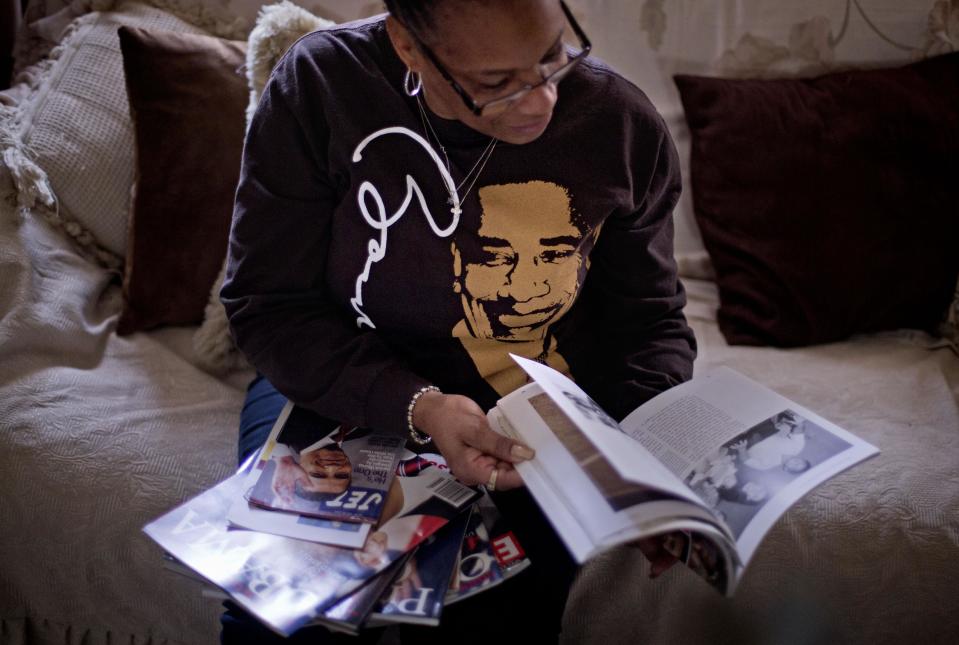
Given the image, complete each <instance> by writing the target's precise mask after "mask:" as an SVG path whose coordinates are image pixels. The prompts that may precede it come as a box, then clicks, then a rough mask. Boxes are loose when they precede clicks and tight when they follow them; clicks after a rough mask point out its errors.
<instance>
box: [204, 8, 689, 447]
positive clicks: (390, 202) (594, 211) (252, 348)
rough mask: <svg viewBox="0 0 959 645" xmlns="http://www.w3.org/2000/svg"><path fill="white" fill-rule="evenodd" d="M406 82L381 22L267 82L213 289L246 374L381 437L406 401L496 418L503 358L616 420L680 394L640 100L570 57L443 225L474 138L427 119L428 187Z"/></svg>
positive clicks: (655, 123) (670, 279)
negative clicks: (568, 386)
mask: <svg viewBox="0 0 959 645" xmlns="http://www.w3.org/2000/svg"><path fill="white" fill-rule="evenodd" d="M404 71H405V68H404V66H403V64H402V62H401V61H400V60H399V58H398V57H397V56H396V54H395V52H394V50H393V48H392V45H391V44H390V41H389V38H388V36H387V34H386V29H385V23H384V21H383V19H382V18H380V19H373V20H370V21H365V22H361V23H354V24H351V25H344V26H342V27H338V28H334V29H330V30H327V31H319V32H315V33H313V34H310V35H308V36H306V37H304V38H303V39H301V40H300V41H299V42H297V43H296V44H295V45H294V46H293V47H292V48H291V50H290V51H289V52H287V54H286V55H285V56H284V57H283V59H282V60H281V62H280V63H279V64H278V66H277V68H276V69H275V70H274V72H273V75H272V78H271V80H270V82H269V83H268V85H267V87H266V89H265V91H264V94H263V97H262V98H261V100H260V104H259V107H258V109H257V111H256V115H255V116H254V118H253V121H252V123H251V126H250V130H249V133H248V136H247V140H246V146H245V149H244V153H243V167H242V171H241V176H240V184H239V188H238V191H237V197H236V208H235V211H234V218H233V228H232V231H231V236H230V246H229V262H228V270H227V278H226V281H225V283H224V286H223V290H222V291H221V297H222V299H223V302H224V304H225V306H226V309H227V312H228V315H229V318H230V324H231V327H232V330H233V334H234V337H235V339H236V342H237V345H238V346H239V347H240V349H241V350H242V351H243V352H244V353H245V354H246V355H247V356H248V357H249V359H250V360H251V362H252V363H253V365H254V366H255V367H256V368H257V370H259V371H260V372H262V373H263V374H264V375H265V376H266V377H267V378H268V379H269V380H270V381H271V382H272V383H273V384H274V385H275V386H276V388H277V389H278V390H279V391H280V392H281V393H283V394H284V395H286V396H287V397H289V398H290V399H291V400H293V401H295V402H296V403H298V404H300V405H303V406H306V407H308V408H311V409H313V410H315V411H316V412H318V413H319V414H321V415H323V416H326V417H328V418H330V419H335V420H337V421H342V422H344V423H351V424H356V425H360V426H369V427H374V428H379V429H385V430H391V431H396V432H405V428H406V408H407V405H408V403H409V401H410V398H411V397H412V395H413V393H414V392H415V391H416V390H417V389H419V388H420V387H422V386H424V385H428V384H434V385H437V386H439V387H440V388H441V389H442V390H443V391H444V392H447V393H459V394H464V395H467V396H469V397H471V398H473V399H474V400H475V401H477V403H479V404H480V405H481V406H482V407H483V408H484V409H486V408H489V407H491V406H492V405H494V404H495V402H496V400H497V399H498V398H499V397H500V396H502V395H504V394H506V393H508V392H509V391H511V390H513V389H515V388H516V387H518V386H519V385H521V384H523V383H524V382H525V378H524V377H523V374H522V373H521V372H520V370H519V368H518V367H517V366H516V365H515V364H514V363H513V362H512V360H511V359H510V358H509V356H508V354H509V353H511V352H512V353H516V354H521V355H524V356H527V357H530V358H535V359H538V360H541V361H544V362H546V363H548V364H550V365H552V366H554V367H557V368H558V369H560V370H562V371H564V372H566V373H568V374H571V375H572V377H573V378H574V379H575V380H576V381H577V382H578V383H579V385H580V386H581V387H583V388H584V389H585V390H586V391H587V392H588V393H589V394H590V395H591V396H592V397H593V398H594V399H596V401H597V402H598V403H599V404H600V405H602V406H603V407H604V408H605V409H606V410H607V411H608V412H609V413H610V414H612V415H613V416H614V417H617V418H621V417H623V416H625V414H627V413H628V412H630V411H631V410H632V409H633V408H635V407H636V406H638V405H639V404H641V403H643V402H644V401H646V400H647V399H649V398H650V397H651V396H653V395H655V394H656V393H658V392H660V391H662V390H665V389H666V388H669V387H670V386H672V385H675V384H676V383H678V382H681V381H683V380H685V379H688V378H689V377H690V376H691V373H692V361H693V357H694V355H695V341H694V339H693V335H692V332H691V331H690V329H689V327H688V326H687V324H686V320H685V318H684V316H683V314H682V308H683V306H684V304H685V294H684V292H683V289H682V286H681V284H680V283H679V281H678V280H677V277H676V265H675V262H674V260H673V254H672V253H673V246H672V245H673V226H672V215H671V214H672V209H673V206H674V205H675V203H676V200H677V198H678V196H679V191H680V178H679V162H678V159H677V156H676V151H675V148H674V147H673V144H672V141H671V140H670V138H669V135H668V133H667V131H666V128H665V126H664V124H663V121H662V119H661V118H660V116H659V115H658V114H657V113H656V111H655V109H654V108H653V107H652V105H651V104H650V102H649V100H648V99H647V98H646V96H645V95H644V94H643V93H642V92H641V91H640V90H639V89H637V88H636V87H635V86H634V85H632V84H630V83H629V82H628V81H626V80H624V79H623V78H622V77H620V76H619V75H618V74H616V73H615V72H613V71H611V70H610V69H609V68H608V67H606V66H605V65H603V64H602V63H600V62H599V61H596V60H593V59H586V61H585V62H584V63H583V64H581V65H580V66H579V67H578V68H577V69H576V70H575V71H574V72H573V73H572V74H571V75H570V76H569V77H567V78H566V79H565V80H564V81H563V82H562V83H561V84H560V85H559V88H558V91H559V99H558V102H557V104H556V107H555V110H554V114H553V118H552V121H551V122H550V125H549V127H548V128H547V129H546V131H545V133H544V134H543V135H542V136H541V137H539V138H538V139H537V140H535V141H534V142H532V143H529V144H525V145H510V144H506V143H503V142H500V143H498V144H497V146H496V147H495V149H494V150H493V152H492V155H491V156H490V158H489V160H488V162H487V163H486V165H485V166H484V167H483V169H482V172H481V173H480V175H479V179H478V181H477V182H476V185H475V186H474V187H473V189H472V190H471V191H470V192H469V193H468V195H466V196H465V198H464V194H465V193H466V191H467V187H468V186H469V182H467V183H466V184H465V185H463V186H462V187H460V189H459V190H458V191H457V192H456V194H457V196H458V197H460V198H462V204H461V208H462V213H461V214H457V213H455V212H453V211H454V210H455V209H453V208H452V207H451V204H450V203H449V201H450V192H451V191H450V190H449V189H450V187H451V185H452V186H456V185H458V184H460V182H462V181H463V178H464V177H465V176H466V175H467V173H469V172H470V169H472V168H473V167H474V165H475V164H476V163H477V160H479V159H480V157H481V155H482V153H483V151H484V150H485V149H486V147H487V145H488V144H489V142H490V139H489V137H487V136H485V135H482V134H480V133H478V132H476V131H474V130H472V129H470V128H469V127H467V126H465V125H464V124H462V123H460V122H458V121H448V120H444V119H441V118H439V117H437V116H436V115H433V114H432V113H429V111H428V109H427V117H428V118H429V120H430V123H431V124H432V126H433V128H434V129H435V134H436V136H438V138H439V140H440V141H441V142H442V144H443V146H444V147H445V150H446V154H447V155H448V158H449V162H450V169H449V171H447V168H446V160H445V159H444V157H443V153H442V151H440V149H439V148H438V146H437V145H436V143H435V139H433V136H434V135H433V134H432V133H430V132H429V131H428V129H427V128H425V127H424V122H423V120H422V118H421V114H420V112H419V108H418V107H417V103H416V100H415V99H413V98H410V97H409V96H407V95H406V94H405V93H404V92H403V89H402V83H403V73H404ZM424 106H425V102H424ZM430 143H432V152H431V148H429V147H428V146H429V144H430ZM444 173H448V174H449V177H446V178H444Z"/></svg>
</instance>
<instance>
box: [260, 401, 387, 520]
mask: <svg viewBox="0 0 959 645" xmlns="http://www.w3.org/2000/svg"><path fill="white" fill-rule="evenodd" d="M404 443H405V442H404V438H403V437H401V436H396V435H388V434H382V433H377V432H373V431H371V430H369V429H365V428H351V427H348V426H342V425H337V424H334V423H332V422H330V421H328V420H327V419H324V418H323V417H321V416H319V415H318V414H316V413H314V412H312V411H310V410H307V409H306V408H301V407H298V406H295V405H293V404H292V403H287V404H286V406H285V407H284V408H283V412H282V414H280V417H279V418H278V419H277V422H276V424H275V425H274V426H273V430H272V432H270V437H269V438H268V439H267V441H266V444H265V445H264V447H263V452H262V454H261V457H260V460H259V462H258V463H257V464H256V468H255V470H256V471H257V472H258V473H259V475H258V477H257V478H256V483H255V484H254V486H253V488H252V490H251V491H250V495H249V501H250V503H251V504H255V505H257V506H262V507H265V508H271V509H275V510H281V511H292V512H295V513H299V514H301V515H306V516H310V517H319V518H323V519H329V520H341V521H349V522H367V523H370V524H375V523H376V521H377V519H378V518H379V516H380V513H382V512H383V507H384V505H385V503H386V493H387V491H388V490H389V487H390V481H391V480H392V478H393V473H394V471H395V469H396V463H397V460H398V459H399V455H400V452H401V451H402V450H403V444H404Z"/></svg>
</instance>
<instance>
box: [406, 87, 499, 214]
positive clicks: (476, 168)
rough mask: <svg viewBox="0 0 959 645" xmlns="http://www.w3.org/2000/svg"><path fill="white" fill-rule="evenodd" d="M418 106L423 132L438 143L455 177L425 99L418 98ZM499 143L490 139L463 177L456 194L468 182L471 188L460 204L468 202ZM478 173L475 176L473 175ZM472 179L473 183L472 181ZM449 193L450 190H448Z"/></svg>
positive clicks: (449, 169)
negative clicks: (468, 197) (434, 127)
mask: <svg viewBox="0 0 959 645" xmlns="http://www.w3.org/2000/svg"><path fill="white" fill-rule="evenodd" d="M416 106H417V107H418V108H419V110H420V120H421V121H422V122H423V132H424V133H426V136H427V137H428V138H429V137H430V135H432V138H433V140H434V141H435V142H436V145H437V147H439V149H440V152H442V153H443V160H444V161H445V162H446V171H447V172H448V173H450V176H451V177H452V176H453V171H452V169H451V167H450V158H449V155H447V154H446V147H445V146H444V145H443V143H442V142H441V141H440V138H439V135H437V134H436V130H434V129H433V124H432V123H430V119H429V117H428V116H427V114H426V108H424V107H423V99H422V98H421V96H419V95H418V96H417V97H416ZM497 143H499V139H497V138H495V137H490V140H489V143H488V144H486V148H485V149H484V150H483V153H482V154H481V155H480V156H479V158H478V159H477V160H476V163H474V164H473V167H472V168H470V171H469V172H468V173H466V175H465V176H464V177H463V180H462V181H461V182H460V183H459V185H457V186H456V193H457V195H458V194H459V191H460V189H461V188H462V187H463V186H464V185H466V182H470V183H469V186H468V187H467V188H466V192H465V193H464V194H463V196H462V197H460V203H463V202H465V201H466V197H467V196H468V195H469V194H470V191H472V190H473V186H475V185H476V182H477V180H479V178H480V175H481V174H483V169H484V168H485V167H486V162H488V161H489V159H490V157H492V156H493V150H494V149H495V148H496V144H497ZM474 172H475V173H476V174H475V175H474V174H473V173H474ZM470 177H472V181H471V180H470ZM447 192H449V189H447ZM447 202H448V203H450V204H452V203H453V194H452V193H449V199H448V200H447Z"/></svg>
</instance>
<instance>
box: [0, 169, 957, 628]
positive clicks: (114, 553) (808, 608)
mask: <svg viewBox="0 0 959 645" xmlns="http://www.w3.org/2000/svg"><path fill="white" fill-rule="evenodd" d="M0 179H4V178H2V177H0ZM3 184H4V185H7V182H6V181H4V182H3ZM113 278H114V276H113V275H111V273H110V272H108V271H107V270H105V269H101V268H98V267H95V266H94V265H92V264H91V263H89V262H88V261H86V260H84V259H83V258H82V257H80V256H79V255H78V254H77V253H76V252H74V251H73V250H72V247H71V244H70V241H69V240H68V239H67V238H65V237H64V236H63V235H62V234H61V233H59V232H57V231H54V230H52V229H51V228H49V227H48V226H47V225H46V224H44V223H43V222H42V221H41V220H40V219H38V218H37V217H35V216H32V215H30V214H29V213H28V214H27V216H26V217H21V216H20V215H19V214H18V213H17V212H16V210H15V209H14V207H13V206H12V203H11V199H10V195H9V194H7V195H5V196H4V198H3V199H2V200H0V280H2V286H0V439H2V442H3V443H2V450H0V473H2V476H3V479H2V481H3V483H2V485H0V643H3V644H8V643H14V644H19V643H57V644H59V643H71V644H79V643H83V644H84V645H100V644H106V643H118V642H123V643H128V644H133V645H142V644H145V643H152V644H154V645H157V644H160V643H189V644H194V643H210V642H215V640H216V637H217V630H218V624H217V615H218V613H219V605H218V604H217V603H216V602H215V601H211V600H207V599H205V598H202V597H201V596H200V587H199V586H198V585H197V584H196V583H194V582H192V581H189V580H187V579H186V578H183V577H181V576H178V575H177V574H174V573H171V572H168V571H166V570H164V569H163V568H162V565H161V559H160V552H159V550H158V549H157V548H156V547H155V546H154V545H153V544H152V543H151V542H150V541H149V540H148V539H147V538H146V537H145V536H144V535H143V534H142V533H141V532H140V528H141V527H142V525H143V524H144V523H145V522H147V521H148V520H150V519H152V518H154V517H156V516H157V515H159V514H161V513H163V512H165V511H167V510H168V509H170V508H171V507H172V506H174V505H176V504H177V503H179V502H180V501H182V500H184V499H186V498H187V497H189V496H191V495H193V494H195V493H197V492H198V491H200V490H202V489H203V488H205V487H208V486H210V485H212V484H213V483H215V482H216V481H217V480H219V479H221V478H222V477H224V476H226V475H227V474H228V473H229V472H230V471H231V469H232V467H233V464H234V459H235V457H234V451H235V440H236V427H237V420H238V417H239V411H240V406H241V403H242V400H243V386H244V384H245V382H246V380H247V379H248V378H249V373H238V374H234V375H233V376H232V377H231V378H230V379H226V380H219V379H217V378H214V377H212V376H210V375H208V374H206V373H205V372H203V371H201V370H200V369H198V368H197V367H196V366H195V365H194V362H193V357H192V355H191V352H192V348H191V343H190V335H191V333H192V331H193V330H192V329H168V330H163V331H160V332H153V333H149V334H137V335H134V336H131V337H128V338H119V337H117V336H116V334H115V333H114V332H113V330H114V326H115V324H116V319H117V313H118V309H119V302H118V294H119V289H118V287H117V285H116V282H115V280H114V279H113ZM688 286H689V287H690V306H689V307H688V309H687V312H688V314H689V316H690V319H691V322H692V324H693V325H694V327H695V330H696V332H697V336H698V338H699V342H700V344H701V347H700V357H699V360H698V363H697V369H698V370H700V371H702V370H705V369H708V368H709V367H711V366H716V365H723V364H725V365H730V366H731V367H734V368H735V369H738V370H740V371H742V372H744V373H745V374H747V375H749V376H751V377H753V378H755V379H757V380H759V381H761V382H764V383H766V384H768V385H769V386H770V387H772V388H774V389H777V390H779V391H780V392H781V393H782V394H784V395H786V396H788V397H790V398H792V399H795V400H796V401H798V402H799V403H801V404H803V405H805V406H807V407H810V408H812V409H814V410H816V411H818V412H819V413H820V414H822V415H823V416H825V417H827V418H829V419H831V420H832V421H834V422H836V423H838V424H840V425H842V426H844V427H846V428H848V429H849V430H851V431H852V432H854V433H856V434H858V435H860V436H862V437H863V438H865V439H867V440H868V441H871V442H873V443H875V444H876V445H877V446H879V448H880V449H881V450H882V454H881V455H880V456H879V457H877V458H874V459H872V460H870V461H868V462H866V463H864V464H861V465H859V466H857V467H855V468H853V469H852V470H850V471H848V472H847V473H844V474H842V475H840V476H839V477H837V478H836V479H834V480H832V481H830V482H828V483H826V484H825V485H823V486H821V487H820V488H818V489H816V490H815V491H814V492H813V493H812V494H811V495H809V496H807V497H806V498H804V499H803V500H802V501H800V502H799V503H798V504H797V505H796V506H795V507H794V508H793V509H792V510H791V511H790V512H789V513H788V514H787V516H786V517H785V519H784V520H783V521H781V522H780V523H779V524H778V525H777V526H776V527H775V529H774V530H773V531H772V533H771V534H770V535H769V536H768V538H767V539H766V541H765V542H764V543H763V544H762V546H761V547H760V549H759V551H758V552H757V554H756V557H755V559H754V561H753V563H752V564H751V566H750V569H749V570H748V571H747V573H746V576H745V579H744V581H743V583H742V586H741V587H740V589H739V591H738V592H737V595H736V597H735V598H734V599H732V600H726V599H723V598H721V597H719V596H718V595H717V594H716V593H715V592H714V591H713V590H712V589H711V588H710V587H708V586H707V585H705V584H704V583H702V582H701V581H700V580H698V579H697V578H695V576H693V575H692V574H691V573H690V572H689V571H687V570H685V569H684V568H682V567H675V568H674V569H673V570H671V571H669V572H668V573H667V574H666V575H665V576H664V577H663V578H661V579H659V580H656V581H649V580H647V579H646V575H647V571H648V568H647V565H646V563H645V561H644V559H643V558H642V557H641V556H640V555H639V554H638V552H635V551H631V550H629V549H621V550H618V551H615V552H612V553H610V554H608V555H607V556H605V557H602V558H600V559H598V560H596V561H595V562H593V563H591V564H590V565H588V566H587V567H586V568H585V569H584V570H583V572H582V575H581V577H580V580H579V582H578V583H577V585H576V587H575V588H574V590H573V595H572V598H571V600H570V604H569V607H568V610H567V615H566V632H567V638H566V642H569V643H603V644H604V645H611V644H613V643H638V642H642V643H698V642H701V643H714V642H737V643H741V642H773V643H781V642H797V643H798V642H810V643H814V642H816V643H818V642H863V643H866V642H907V641H908V642H923V641H925V642H941V641H943V640H945V639H947V638H948V637H949V636H953V637H954V636H956V635H959V596H957V594H956V593H955V590H956V580H959V557H957V555H959V545H957V542H959V411H957V395H959V358H957V357H956V356H955V355H954V354H953V353H952V352H951V350H949V349H930V348H929V346H930V345H931V344H932V343H931V339H929V338H928V337H926V336H924V335H922V334H915V333H897V334H885V335H874V336H869V337H862V338H856V339H853V340H850V341H848V342H844V343H838V344H833V345H826V346H820V347H811V348H805V349H798V350H789V351H784V350H776V349H770V348H730V347H728V346H726V345H725V343H724V342H723V340H722V337H721V336H720V335H719V332H718V330H717V327H716V324H715V321H714V319H713V311H714V308H715V305H716V295H715V293H713V291H712V285H711V284H710V283H698V282H690V283H689V284H688ZM532 556H533V557H535V554H532Z"/></svg>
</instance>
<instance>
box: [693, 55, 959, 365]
mask: <svg viewBox="0 0 959 645" xmlns="http://www.w3.org/2000/svg"><path fill="white" fill-rule="evenodd" d="M675 80H676V84H677V85H678V87H679V91H680V94H681V96H682V101H683V106H684V108H685V111H686V119H687V121H688V123H689V128H690V131H691V133H692V144H693V145H692V159H691V182H692V189H693V205H694V209H695V213H696V219H697V221H698V223H699V227H700V229H701V231H702V235H703V241H704V243H705V246H706V249H707V251H708V252H709V254H710V257H711V259H712V262H713V265H714V267H715V269H716V274H717V281H718V284H719V293H720V301H721V304H720V308H719V313H718V319H719V327H720V329H721V331H722V332H723V335H724V336H725V337H726V340H727V341H728V342H729V343H730V344H744V345H779V346H795V345H807V344H812V343H823V342H829V341H834V340H839V339H842V338H845V337H847V336H849V335H850V334H854V333H858V332H870V331H876V330H882V329H893V328H901V327H909V328H919V329H926V330H932V329H934V328H935V327H936V325H937V323H938V322H939V321H940V320H941V319H942V316H943V314H944V312H945V310H946V307H947V306H948V304H949V301H950V299H951V296H952V293H953V289H954V288H955V285H956V277H957V273H959V53H956V54H949V55H946V56H940V57H938V58H933V59H929V60H925V61H921V62H917V63H913V64H911V65H907V66H905V67H901V68H897V69H881V70H864V71H850V72H841V73H834V74H829V75H826V76H821V77H818V78H812V79H802V80H800V79H791V80H726V79H718V78H702V77H695V76H677V77H676V78H675Z"/></svg>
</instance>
